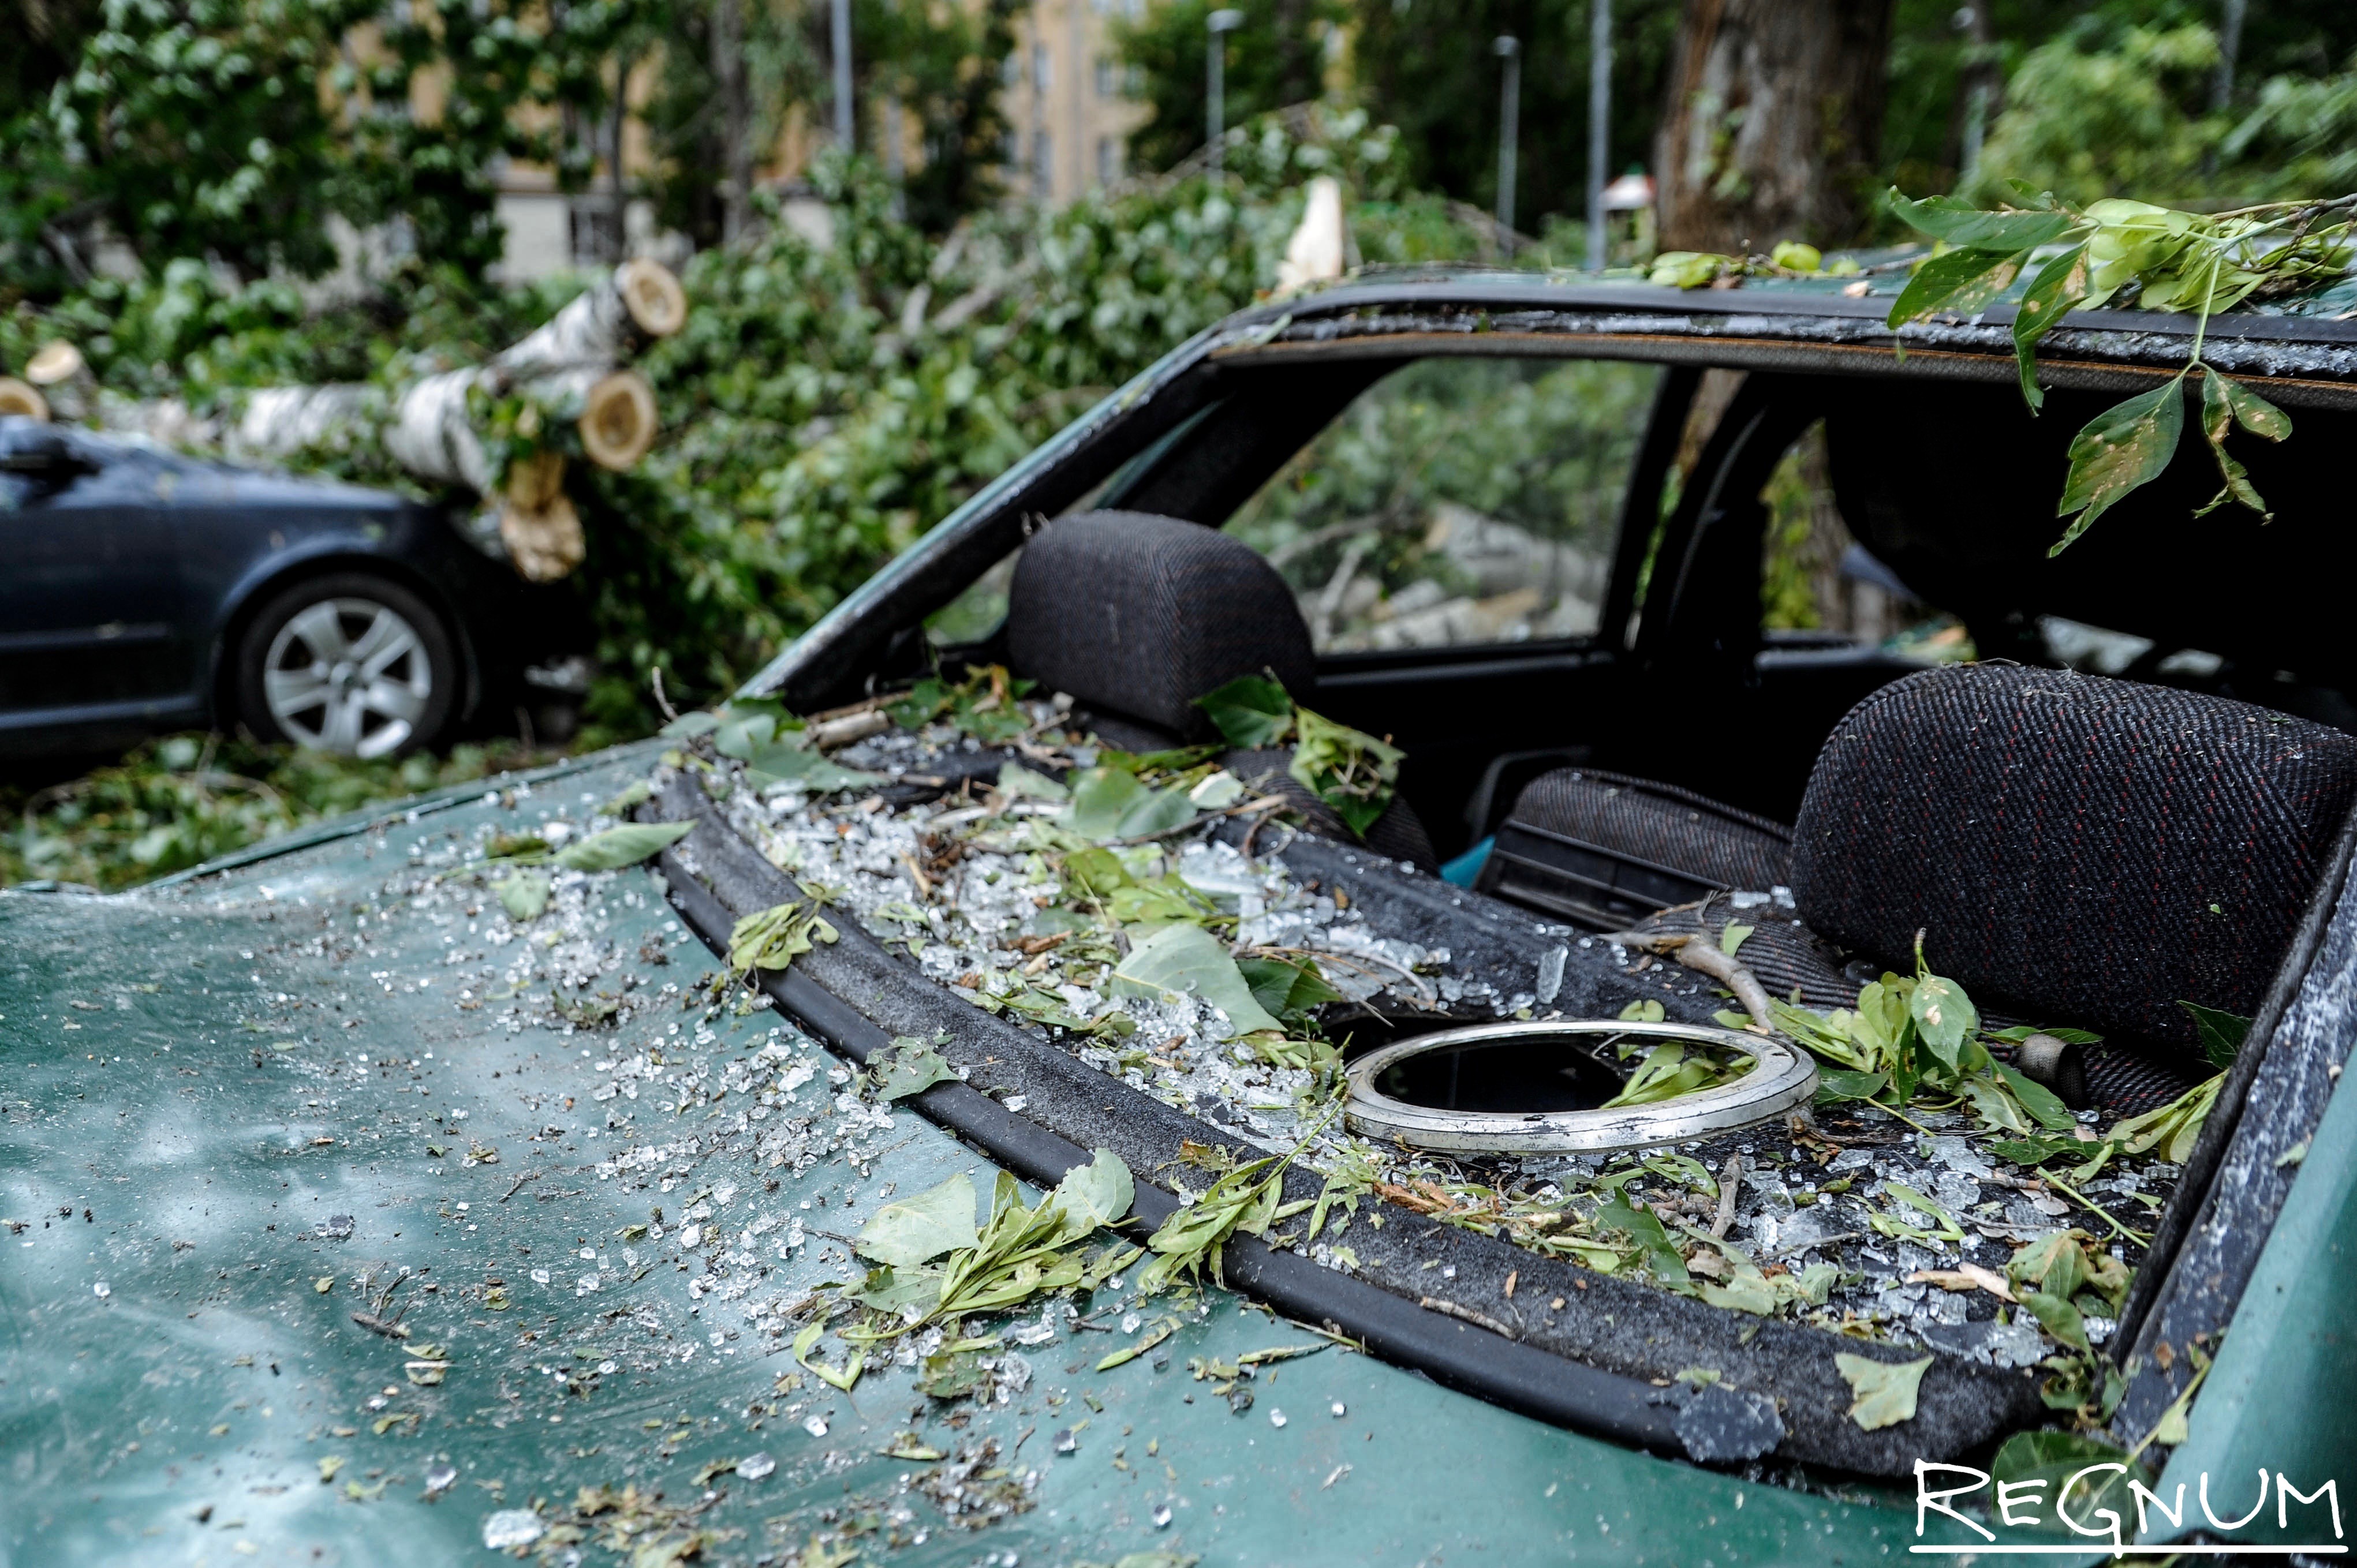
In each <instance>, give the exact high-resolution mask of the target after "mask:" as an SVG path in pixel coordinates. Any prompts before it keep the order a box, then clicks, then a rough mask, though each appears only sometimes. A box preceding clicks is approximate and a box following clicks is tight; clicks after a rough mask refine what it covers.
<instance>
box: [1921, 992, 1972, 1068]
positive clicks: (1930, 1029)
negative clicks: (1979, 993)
mask: <svg viewBox="0 0 2357 1568" xmlns="http://www.w3.org/2000/svg"><path fill="white" fill-rule="evenodd" d="M1907 1011H1908V1013H1909V1015H1910V1016H1911V1017H1913V1018H1914V1020H1915V1033H1916V1036H1917V1037H1918V1038H1920V1039H1921V1040H1922V1042H1923V1043H1924V1044H1925V1045H1926V1046H1928V1047H1931V1049H1932V1055H1933V1056H1935V1057H1938V1058H1940V1060H1941V1061H1942V1062H1943V1063H1945V1064H1946V1065H1947V1066H1948V1068H1949V1069H1951V1070H1953V1069H1954V1068H1955V1066H1956V1053H1957V1052H1958V1051H1960V1050H1961V1049H1963V1047H1964V1042H1965V1041H1966V1040H1969V1039H1971V1038H1972V1037H1973V1035H1974V1033H1975V1031H1976V1030H1977V1029H1979V1027H1980V1025H1981V1015H1980V1011H1979V1009H1977V1008H1975V1006H1974V1005H1973V999H1972V998H1971V997H1969V996H1967V995H1965V994H1964V987H1963V986H1961V985H1958V984H1957V983H1955V982H1954V981H1953V980H1950V979H1948V978H1947V977H1946V976H1944V975H1938V974H1926V975H1923V976H1921V978H1919V979H1918V980H1917V981H1916V982H1915V989H1914V991H1913V993H1911V994H1910V996H1909V997H1908V999H1907Z"/></svg>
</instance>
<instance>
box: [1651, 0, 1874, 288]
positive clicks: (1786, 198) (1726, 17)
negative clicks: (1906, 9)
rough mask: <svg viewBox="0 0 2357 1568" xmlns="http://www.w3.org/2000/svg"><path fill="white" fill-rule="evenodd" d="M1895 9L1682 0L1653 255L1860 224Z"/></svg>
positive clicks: (1751, 248) (1840, 231) (1824, 2)
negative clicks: (1658, 228) (1656, 249)
mask: <svg viewBox="0 0 2357 1568" xmlns="http://www.w3.org/2000/svg"><path fill="white" fill-rule="evenodd" d="M1891 4H1892V0H1686V5H1685V16H1684V20H1683V21H1682V22H1681V23H1680V26H1679V29H1678V43H1677V49H1676V52H1675V54H1674V58H1673V59H1672V61H1671V66H1670V73H1669V88H1668V101H1667V102H1666V103H1665V104H1664V106H1663V115H1662V128H1661V131H1660V133H1659V134H1658V139H1657V140H1656V142H1655V144H1654V156H1653V161H1654V166H1655V167H1656V169H1657V170H1658V178H1659V180H1660V192H1661V194H1660V197H1659V202H1660V215H1661V243H1662V248H1663V250H1673V251H1717V252H1735V253H1751V252H1762V251H1765V250H1767V249H1768V248H1769V247H1770V246H1771V245H1773V244H1775V243H1776V242H1778V241H1781V240H1805V241H1808V242H1812V243H1814V244H1819V245H1833V244H1841V243H1845V242H1848V241H1850V240H1852V239H1855V238H1856V237H1857V235H1858V233H1859V231H1861V229H1862V228H1863V226H1864V225H1863V222H1862V218H1863V216H1864V213H1865V211H1866V210H1867V208H1866V203H1867V199H1869V196H1870V192H1869V190H1868V185H1869V182H1870V181H1871V180H1872V179H1873V177H1874V174H1875V156H1876V152H1877V147H1878V141H1879V139H1880V134H1881V126H1882V104H1883V89H1884V69H1885V65H1886V62H1887V59H1888V57H1889V48H1890V13H1891Z"/></svg>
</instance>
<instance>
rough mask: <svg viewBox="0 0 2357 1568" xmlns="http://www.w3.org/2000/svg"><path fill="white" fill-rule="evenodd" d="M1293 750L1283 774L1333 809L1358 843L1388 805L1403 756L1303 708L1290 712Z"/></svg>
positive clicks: (1345, 726)
mask: <svg viewBox="0 0 2357 1568" xmlns="http://www.w3.org/2000/svg"><path fill="white" fill-rule="evenodd" d="M1294 723H1295V725H1296V727H1297V730H1298V731H1299V735H1300V739H1299V744H1298V745H1297V746H1296V747H1295V748H1294V753H1293V765H1292V766H1291V767H1290V768H1287V769H1286V771H1287V772H1288V773H1290V774H1291V775H1292V776H1293V777H1294V779H1296V780H1297V781H1298V782H1299V783H1301V784H1302V785H1303V786H1305V787H1306V788H1308V789H1309V790H1310V791H1311V792H1312V793H1314V794H1316V795H1317V797H1318V799H1319V800H1323V801H1325V802H1326V803H1327V804H1328V805H1329V806H1330V807H1332V808H1333V809H1334V814H1335V815H1336V816H1338V817H1340V818H1341V819H1342V822H1343V825H1344V826H1346V827H1348V828H1349V829H1350V830H1351V832H1354V833H1356V834H1358V835H1359V836H1360V837H1361V838H1364V837H1365V836H1366V834H1367V830H1368V829H1369V828H1371V827H1373V826H1374V825H1375V822H1376V820H1377V819H1378V818H1380V817H1381V816H1382V815H1383V812H1384V811H1388V810H1389V809H1390V807H1391V803H1392V789H1393V788H1394V786H1395V785H1396V784H1397V783H1398V782H1399V765H1400V759H1401V758H1402V757H1405V755H1406V754H1405V752H1403V751H1401V750H1400V749H1399V748H1398V747H1397V746H1392V745H1390V744H1389V743H1387V742H1384V741H1380V740H1377V739H1376V738H1375V737H1374V736H1371V735H1367V734H1364V733H1362V732H1361V731H1359V730H1354V729H1352V728H1351V727H1350V726H1349V725H1338V724H1336V723H1335V722H1334V721H1333V720H1331V719H1329V718H1327V717H1325V716H1324V715H1323V714H1313V713H1311V712H1310V711H1309V710H1308V708H1297V709H1295V710H1294Z"/></svg>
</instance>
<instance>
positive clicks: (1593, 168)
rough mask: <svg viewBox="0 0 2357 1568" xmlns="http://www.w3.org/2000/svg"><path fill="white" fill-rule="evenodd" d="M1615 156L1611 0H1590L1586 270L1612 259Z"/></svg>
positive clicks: (1601, 267) (1594, 270) (1599, 267)
mask: <svg viewBox="0 0 2357 1568" xmlns="http://www.w3.org/2000/svg"><path fill="white" fill-rule="evenodd" d="M1611 156H1612V0H1587V270H1588V271H1589V272H1592V273H1600V272H1602V271H1603V270H1604V268H1605V264H1606V263H1608V262H1609V261H1610V260H1611V257H1610V256H1609V254H1608V253H1607V252H1606V246H1605V239H1604V180H1605V174H1604V166H1605V163H1606V161H1607V160H1608V159H1609V158H1610V157H1611Z"/></svg>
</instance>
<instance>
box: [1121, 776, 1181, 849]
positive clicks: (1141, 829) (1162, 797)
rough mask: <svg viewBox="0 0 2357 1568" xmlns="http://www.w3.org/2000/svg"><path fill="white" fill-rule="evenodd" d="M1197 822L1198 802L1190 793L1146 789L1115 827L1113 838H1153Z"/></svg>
mask: <svg viewBox="0 0 2357 1568" xmlns="http://www.w3.org/2000/svg"><path fill="white" fill-rule="evenodd" d="M1194 820H1195V802H1194V801H1193V800H1189V798H1188V796H1187V791H1186V790H1184V789H1180V788H1179V786H1177V785H1175V784H1173V785H1171V786H1170V787H1168V789H1147V790H1145V791H1143V792H1141V793H1140V794H1139V795H1138V797H1137V799H1135V800H1132V801H1131V802H1130V803H1129V807H1128V809H1127V810H1126V811H1123V812H1122V814H1121V821H1120V822H1118V823H1116V824H1115V825H1114V837H1116V838H1125V839H1139V838H1151V837H1153V836H1154V835H1155V834H1157V833H1165V832H1169V831H1170V830H1171V829H1173V828H1180V827H1184V826H1186V825H1187V824H1188V823H1189V822H1193V821H1194Z"/></svg>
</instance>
